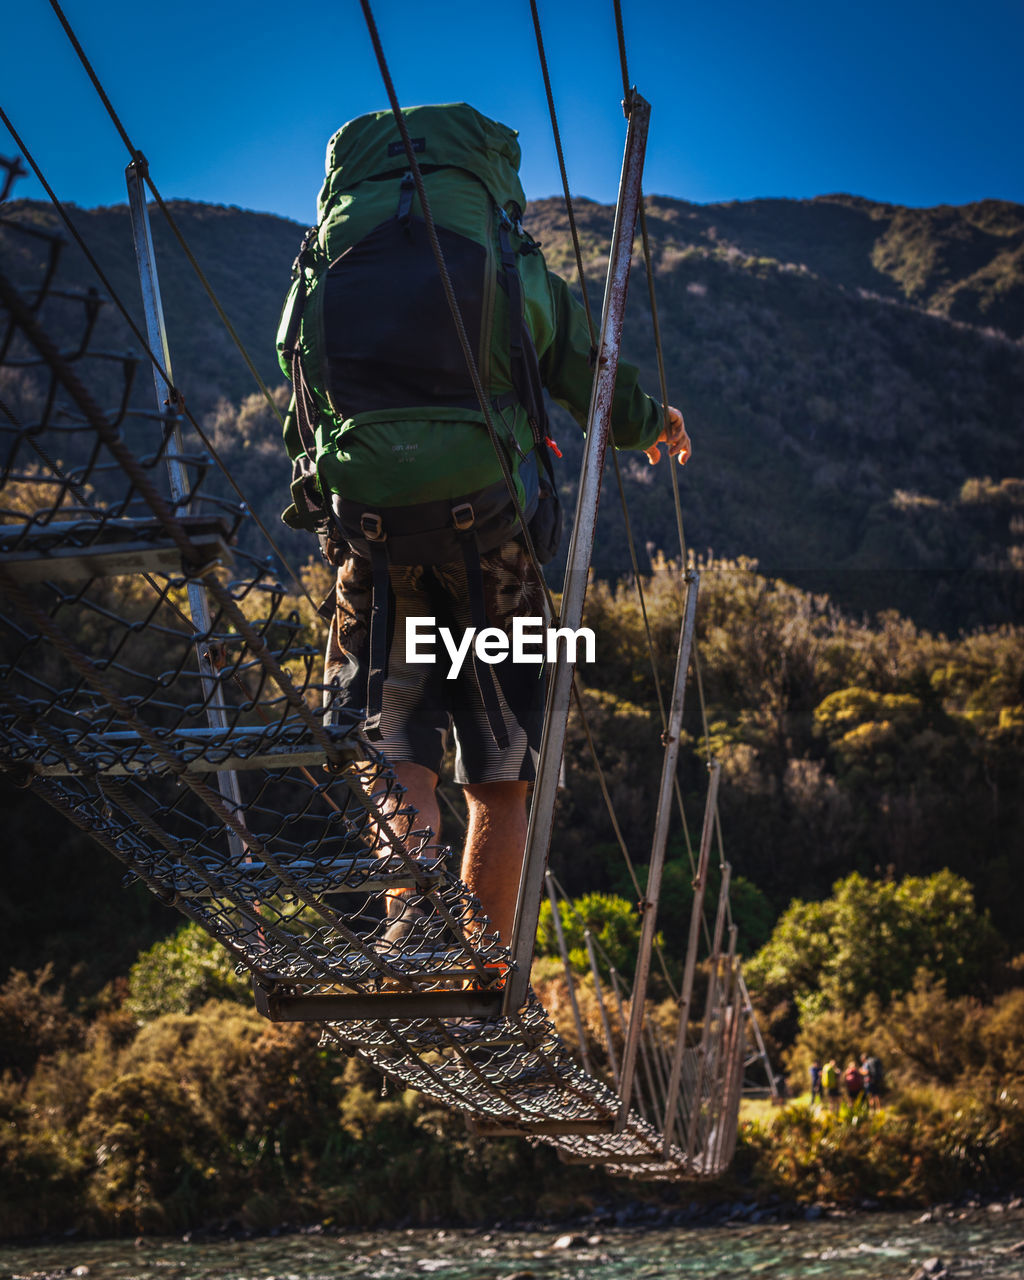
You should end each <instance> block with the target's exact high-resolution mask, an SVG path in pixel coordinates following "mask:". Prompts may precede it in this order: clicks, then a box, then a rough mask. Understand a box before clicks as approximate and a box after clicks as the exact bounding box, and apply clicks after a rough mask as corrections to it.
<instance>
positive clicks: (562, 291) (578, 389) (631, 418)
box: [540, 271, 662, 449]
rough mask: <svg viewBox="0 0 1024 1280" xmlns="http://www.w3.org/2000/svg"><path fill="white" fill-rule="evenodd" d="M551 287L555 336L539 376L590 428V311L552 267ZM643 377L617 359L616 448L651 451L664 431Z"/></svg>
mask: <svg viewBox="0 0 1024 1280" xmlns="http://www.w3.org/2000/svg"><path fill="white" fill-rule="evenodd" d="M548 289H549V292H550V295H551V299H552V303H553V317H552V318H553V320H554V335H553V338H552V341H551V343H550V345H549V346H548V348H547V349H546V350H545V351H544V353H543V354H542V355H541V356H540V371H541V377H542V378H543V380H544V385H545V386H546V387H547V389H548V391H549V392H550V393H551V396H552V398H553V399H554V400H555V401H556V402H557V403H558V404H560V405H562V407H563V408H565V409H568V410H569V412H570V413H571V414H572V416H573V417H574V418H575V419H576V421H577V422H578V423H579V424H580V426H581V427H586V424H587V407H588V405H589V404H590V392H591V388H592V386H593V382H594V369H593V365H592V364H591V360H590V351H591V348H590V330H589V327H588V325H587V313H586V312H585V311H584V310H583V307H582V306H581V305H580V304H579V303H578V302H577V301H576V299H575V298H574V297H573V296H572V294H571V292H570V291H569V286H568V285H567V284H566V283H565V281H564V280H563V279H562V278H561V276H558V275H556V274H555V273H554V272H553V271H549V272H548ZM639 377H640V373H639V370H638V369H637V368H636V366H635V365H632V364H628V363H627V362H626V361H625V360H620V361H619V367H618V372H617V374H616V377H615V396H614V399H613V401H612V435H613V438H614V441H615V447H616V448H618V449H648V448H650V446H651V445H652V444H653V443H654V441H655V440H656V439H657V438H658V435H659V434H660V432H661V426H662V410H661V405H660V404H659V403H658V401H657V400H653V399H652V398H651V397H650V396H649V395H647V393H646V392H644V391H642V390H641V388H640V386H639Z"/></svg>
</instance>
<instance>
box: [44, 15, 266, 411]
mask: <svg viewBox="0 0 1024 1280" xmlns="http://www.w3.org/2000/svg"><path fill="white" fill-rule="evenodd" d="M50 8H51V9H52V10H53V12H54V13H55V14H56V16H57V21H58V22H59V23H60V25H61V26H62V27H63V28H64V33H65V35H66V36H67V38H68V40H69V41H70V43H71V47H72V48H73V49H74V51H75V53H76V54H77V55H78V60H79V62H81V64H82V67H83V68H84V70H85V73H86V75H87V76H88V77H89V79H90V80H91V81H92V85H93V88H94V89H95V90H96V93H97V94H98V95H99V98H100V101H101V102H102V103H103V106H104V107H105V108H106V111H107V114H108V115H109V116H110V120H111V123H112V124H113V125H114V128H115V129H116V130H117V132H118V133H119V134H120V136H121V141H122V142H123V143H124V145H125V147H126V148H127V149H128V154H129V155H130V156H131V158H132V161H133V162H134V163H136V164H137V165H138V167H139V169H140V171H141V173H142V175H143V178H144V180H145V183H146V186H147V187H148V188H149V190H150V192H151V193H152V196H153V199H154V200H155V201H156V203H157V205H158V207H159V209H160V212H161V213H162V214H163V215H164V217H165V218H166V219H167V225H168V226H169V227H170V228H171V231H172V232H173V233H174V237H175V239H176V240H177V241H178V244H179V245H180V246H181V249H182V252H183V253H184V254H185V256H186V258H187V259H188V261H189V265H190V266H191V267H192V270H193V271H194V272H195V274H196V276H197V278H198V279H199V282H200V284H201V285H202V286H203V289H204V290H205V291H206V295H207V297H208V298H209V299H210V302H211V303H212V304H213V308H214V310H215V311H216V312H217V315H218V317H219V319H220V322H221V324H223V326H224V328H225V329H226V330H227V332H228V335H229V336H230V338H231V340H232V342H233V343H234V344H235V346H236V347H237V348H238V351H239V354H240V355H241V357H242V359H243V360H244V361H245V363H246V365H247V366H248V369H249V372H250V373H251V374H252V376H253V378H254V379H255V381H256V384H257V386H258V387H259V388H260V390H261V391H262V392H263V395H264V398H265V399H266V401H267V404H268V405H269V406H270V409H271V411H272V412H273V413H274V414H276V415H277V418H278V421H279V422H281V425H282V426H283V425H284V423H283V420H282V418H281V413H280V410H279V409H278V407H277V405H276V404H275V403H274V398H273V396H272V395H271V393H270V391H269V389H268V388H267V385H266V383H265V382H264V381H263V379H262V378H261V377H260V374H259V371H258V370H257V368H256V366H255V365H254V364H253V362H252V359H251V357H250V356H249V353H248V351H247V350H246V349H245V344H244V343H243V342H242V340H241V338H240V337H239V336H238V334H237V333H236V331H235V327H234V325H233V324H232V323H231V320H230V318H229V317H228V314H227V312H226V311H225V310H224V308H223V307H222V306H221V304H220V300H219V299H218V297H217V295H216V293H215V291H214V289H213V286H212V285H211V284H210V282H209V280H207V278H206V275H205V273H204V272H203V269H202V268H201V267H200V265H199V263H198V261H197V260H196V258H195V255H194V254H193V253H192V250H191V248H190V247H189V244H188V242H187V241H186V239H185V237H184V235H183V234H182V233H181V230H180V228H179V227H178V224H177V221H176V220H175V219H174V217H172V215H171V212H170V210H169V209H168V208H167V205H166V204H165V203H164V199H163V196H161V194H160V192H159V191H158V190H157V189H156V185H155V184H154V182H153V180H152V178H151V176H150V174H149V166H148V164H147V163H146V159H145V156H143V154H142V152H141V151H139V150H138V148H137V147H136V146H134V144H133V143H132V140H131V138H129V136H128V133H127V131H126V129H125V127H124V125H123V124H122V123H121V119H120V117H119V116H118V114H117V112H116V111H115V110H114V105H113V103H112V102H111V101H110V98H109V97H108V96H107V92H106V90H105V89H104V88H103V85H102V84H101V83H100V79H99V76H98V75H97V74H96V72H95V70H94V69H93V65H92V63H91V62H90V61H89V58H88V57H87V55H86V52H85V50H84V49H83V47H82V44H81V41H80V40H79V39H78V36H77V35H75V32H74V30H73V29H72V27H71V23H70V22H68V20H67V17H66V16H65V13H64V10H63V9H62V8H61V6H60V4H59V2H58V0H50Z"/></svg>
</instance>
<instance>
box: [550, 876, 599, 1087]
mask: <svg viewBox="0 0 1024 1280" xmlns="http://www.w3.org/2000/svg"><path fill="white" fill-rule="evenodd" d="M544 883H545V884H546V885H547V889H548V901H549V902H550V903H551V923H552V925H553V926H554V930H555V938H556V939H557V940H558V954H559V955H560V956H561V957H562V968H563V969H564V970H565V985H566V986H567V987H568V988H569V1003H570V1005H571V1006H572V1016H573V1020H574V1022H575V1023H576V1035H577V1038H578V1039H579V1042H580V1057H581V1058H582V1059H583V1069H584V1071H586V1073H587V1075H588V1076H589V1075H592V1074H593V1072H592V1071H591V1070H590V1055H589V1054H588V1053H587V1037H586V1036H585V1035H584V1033H583V1019H582V1018H581V1017H580V1006H579V1004H578V1003H577V1000H576V979H575V977H574V975H573V971H572V966H571V965H570V964H569V951H568V948H567V947H566V945H565V932H564V931H563V929H562V913H561V912H560V911H559V910H558V898H557V896H556V895H555V884H554V880H553V879H552V876H551V872H550V871H549V872H547V873H546V874H545V876H544Z"/></svg>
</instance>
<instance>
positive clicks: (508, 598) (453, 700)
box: [324, 541, 547, 785]
mask: <svg viewBox="0 0 1024 1280" xmlns="http://www.w3.org/2000/svg"><path fill="white" fill-rule="evenodd" d="M480 565H481V570H482V575H483V582H484V604H485V610H486V614H487V625H488V626H490V627H498V628H500V629H501V630H502V631H503V632H504V633H505V634H506V635H508V636H509V637H510V638H511V635H512V620H513V618H516V617H528V618H540V619H543V620H544V625H547V618H546V609H545V597H544V590H543V586H542V584H541V583H540V581H539V578H538V576H537V573H536V570H535V569H534V567H533V565H532V563H531V562H530V559H529V557H528V556H527V554H526V552H525V551H524V549H523V548H522V546H521V545H520V544H519V543H518V542H515V541H512V542H507V543H505V544H504V546H501V547H499V548H497V549H496V550H494V551H490V552H488V553H487V554H486V555H483V556H481V557H480ZM390 578H391V593H390V594H391V599H390V607H389V610H388V663H387V669H386V674H385V679H384V695H383V700H382V708H381V719H380V728H381V738H380V740H379V741H375V743H374V745H375V746H377V747H378V748H379V749H380V750H381V751H382V752H383V754H384V755H385V756H386V757H387V759H388V760H389V761H390V762H391V763H392V764H398V763H399V762H401V761H411V762H413V763H414V764H419V765H422V766H423V767H424V768H427V769H430V770H432V771H433V772H434V773H439V772H440V769H441V761H442V759H443V757H444V753H445V748H446V747H447V744H448V736H449V734H450V733H451V731H452V729H453V728H454V732H455V745H456V757H455V781H456V782H457V783H460V784H461V785H466V784H470V785H472V784H474V783H480V782H532V781H533V779H534V778H535V776H536V769H537V756H538V754H539V751H540V736H541V728H542V725H543V720H544V699H545V693H546V679H545V673H546V671H547V666H546V664H542V663H516V662H513V661H512V660H511V657H510V656H508V657H506V658H505V659H504V660H503V661H501V662H497V663H495V664H493V665H489V666H487V667H485V668H484V672H485V675H487V676H488V677H489V673H490V672H493V673H494V676H495V677H496V681H497V692H498V704H499V707H500V710H501V715H502V718H503V720H504V723H505V728H506V731H507V733H508V737H509V745H508V746H507V747H506V748H504V749H501V748H499V747H498V745H497V743H496V742H495V740H494V736H493V734H492V732H491V728H490V725H489V723H488V720H487V715H486V712H485V710H484V704H483V699H482V697H481V695H480V687H479V685H478V683H477V675H476V669H475V664H474V662H473V660H472V655H470V656H469V657H468V658H467V659H466V661H465V662H464V663H463V664H462V669H461V670H460V671H459V673H458V675H457V676H456V677H455V678H454V679H449V678H448V673H449V670H450V666H451V664H450V661H449V658H448V654H447V652H446V650H445V647H444V645H443V644H442V643H441V641H440V639H438V640H437V642H436V645H435V647H434V649H435V654H436V659H437V660H436V661H435V662H433V663H429V662H422V661H421V662H409V661H407V652H406V619H407V618H430V619H432V620H434V621H435V626H436V628H439V627H448V628H449V630H450V631H451V633H452V635H453V637H454V638H455V640H456V642H457V641H458V640H459V639H461V637H462V635H463V633H464V632H465V630H466V629H467V628H468V627H470V626H471V625H472V623H471V619H470V605H469V593H468V590H467V587H466V569H465V565H464V564H463V563H462V562H461V561H458V562H455V563H450V564H444V565H392V567H391V570H390ZM372 594H373V591H372V578H371V573H370V563H369V561H368V560H366V559H364V558H363V557H361V556H357V555H354V554H352V553H351V552H349V553H348V554H347V555H346V556H345V558H344V559H342V560H341V562H340V563H339V564H338V577H337V584H336V593H335V608H334V611H333V615H332V619H331V631H330V635H329V637H328V641H327V655H326V661H325V664H324V665H325V672H324V678H325V683H326V684H327V685H329V686H332V687H333V691H332V693H331V695H330V696H331V698H332V700H333V705H334V706H335V707H337V708H338V709H339V710H343V711H347V712H349V713H351V712H352V711H358V712H359V713H360V714H362V713H363V712H364V711H365V707H366V685H367V674H368V669H369V640H370V635H369V632H370V628H369V618H370V606H371V603H372ZM325 696H326V695H325Z"/></svg>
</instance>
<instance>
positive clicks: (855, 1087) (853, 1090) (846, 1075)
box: [843, 1060, 864, 1106]
mask: <svg viewBox="0 0 1024 1280" xmlns="http://www.w3.org/2000/svg"><path fill="white" fill-rule="evenodd" d="M843 1088H844V1089H845V1090H846V1097H847V1099H848V1100H849V1103H850V1105H851V1106H853V1105H854V1104H855V1103H856V1101H857V1099H858V1098H859V1097H860V1095H861V1094H862V1093H863V1092H864V1077H863V1076H862V1075H861V1073H860V1067H858V1066H857V1064H856V1062H854V1061H853V1060H851V1061H850V1062H849V1064H848V1065H847V1068H846V1070H845V1071H844V1072H843Z"/></svg>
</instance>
